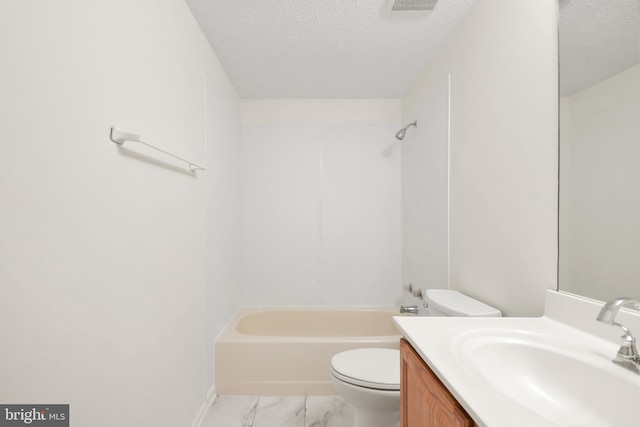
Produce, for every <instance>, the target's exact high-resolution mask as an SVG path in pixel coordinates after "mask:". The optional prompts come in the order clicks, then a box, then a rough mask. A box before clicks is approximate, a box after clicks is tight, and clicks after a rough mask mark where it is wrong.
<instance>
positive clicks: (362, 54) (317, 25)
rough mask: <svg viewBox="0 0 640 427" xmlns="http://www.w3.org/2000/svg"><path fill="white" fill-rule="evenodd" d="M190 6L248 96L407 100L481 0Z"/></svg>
mask: <svg viewBox="0 0 640 427" xmlns="http://www.w3.org/2000/svg"><path fill="white" fill-rule="evenodd" d="M186 1H187V4H188V5H189V7H190V8H191V10H192V12H193V14H194V16H195V17H196V20H197V21H198V23H199V24H200V26H201V27H202V29H203V31H204V33H205V35H206V37H207V38H208V40H209V42H210V44H211V46H212V47H213V49H214V51H215V52H216V54H217V56H218V58H219V59H220V61H221V62H222V65H223V66H224V68H225V70H226V72H227V74H228V75H229V78H230V79H231V81H232V82H233V84H234V85H235V87H236V89H237V90H238V93H239V94H240V96H241V97H242V98H400V97H402V96H403V95H404V94H405V92H406V90H407V88H408V86H409V85H410V84H411V83H412V82H413V81H414V80H415V78H416V77H417V76H418V75H419V74H420V72H422V70H423V69H424V67H425V65H426V63H427V62H428V60H429V59H430V58H431V57H432V56H433V55H434V54H435V53H436V52H437V51H438V49H439V48H440V47H441V46H442V45H443V44H444V42H445V41H446V39H447V38H448V36H449V35H450V34H451V32H452V31H453V30H454V28H455V27H456V25H457V24H458V23H459V22H460V21H461V20H462V18H463V17H464V15H465V14H466V12H467V11H468V10H469V9H470V7H471V5H472V4H473V3H474V1H475V0H440V1H439V2H438V4H437V6H436V8H435V9H434V10H433V11H432V12H390V11H389V10H388V0H186ZM616 1H617V0H616Z"/></svg>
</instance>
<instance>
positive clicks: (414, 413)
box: [400, 339, 475, 427]
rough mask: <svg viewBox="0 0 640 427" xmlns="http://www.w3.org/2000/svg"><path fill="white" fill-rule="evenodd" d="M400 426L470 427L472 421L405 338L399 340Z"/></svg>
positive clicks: (472, 424)
mask: <svg viewBox="0 0 640 427" xmlns="http://www.w3.org/2000/svg"><path fill="white" fill-rule="evenodd" d="M400 355H401V363H402V365H401V380H400V381H401V382H400V399H401V402H402V406H401V410H400V417H401V426H402V427H473V426H474V425H475V423H474V422H473V420H472V419H471V417H469V415H468V414H467V413H466V411H465V410H464V409H463V408H462V406H460V404H459V403H458V402H457V401H456V399H455V398H454V397H453V396H452V395H451V393H449V391H448V390H447V389H446V387H445V386H444V385H443V384H442V383H441V382H440V380H439V379H438V378H437V377H436V376H435V374H434V373H433V372H432V371H431V369H429V367H428V366H427V364H426V363H424V361H423V360H422V358H421V357H420V356H419V355H418V353H416V351H415V350H414V349H413V347H411V344H409V343H408V342H407V341H406V340H404V339H403V340H402V341H401V342H400Z"/></svg>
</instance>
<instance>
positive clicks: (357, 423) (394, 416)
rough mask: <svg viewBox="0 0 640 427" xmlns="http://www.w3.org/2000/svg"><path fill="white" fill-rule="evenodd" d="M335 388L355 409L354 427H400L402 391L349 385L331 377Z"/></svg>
mask: <svg viewBox="0 0 640 427" xmlns="http://www.w3.org/2000/svg"><path fill="white" fill-rule="evenodd" d="M331 383H332V384H333V388H335V390H336V391H337V392H338V394H339V395H341V396H342V397H343V398H344V400H345V401H346V402H347V403H348V404H349V405H350V406H351V407H352V408H353V427H400V391H399V390H398V391H390V390H374V389H370V388H366V387H358V386H355V385H353V384H348V383H346V382H344V381H341V380H339V379H337V378H336V377H334V376H333V375H331Z"/></svg>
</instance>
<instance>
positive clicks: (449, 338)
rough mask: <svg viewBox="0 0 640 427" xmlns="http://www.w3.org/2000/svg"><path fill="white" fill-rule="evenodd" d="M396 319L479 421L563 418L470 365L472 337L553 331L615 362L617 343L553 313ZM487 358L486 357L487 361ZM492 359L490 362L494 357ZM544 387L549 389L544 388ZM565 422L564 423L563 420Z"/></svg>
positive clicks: (581, 419) (526, 425) (498, 424)
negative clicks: (527, 402)
mask: <svg viewBox="0 0 640 427" xmlns="http://www.w3.org/2000/svg"><path fill="white" fill-rule="evenodd" d="M394 321H395V323H396V325H397V326H398V328H399V329H400V331H401V332H402V334H403V335H404V336H405V338H406V339H407V340H408V341H409V342H410V343H411V344H412V345H413V347H414V348H415V349H416V351H417V352H418V353H419V354H420V356H421V357H422V358H423V359H424V361H425V362H426V363H427V365H428V366H429V367H430V368H431V369H432V370H433V371H434V372H435V373H436V375H437V376H438V377H439V379H440V380H441V381H442V382H443V383H444V384H445V386H446V387H447V388H448V389H449V391H450V392H451V393H452V394H453V395H454V396H455V397H456V399H457V400H458V401H459V402H460V404H461V405H462V406H463V407H464V408H465V410H466V411H467V412H468V413H469V415H470V416H471V417H472V418H473V419H474V421H475V422H476V423H477V424H478V425H479V426H488V427H502V426H504V427H513V426H518V427H547V426H560V425H563V424H559V423H558V421H557V420H558V418H556V419H554V418H553V417H552V416H551V415H549V414H545V413H544V411H535V410H532V409H531V408H530V407H526V406H523V405H522V404H520V403H519V402H518V401H517V400H516V399H512V398H511V397H510V396H509V395H508V394H505V393H504V392H501V391H500V390H498V389H497V388H494V387H493V386H492V384H491V383H490V382H488V380H487V377H486V376H484V375H482V374H480V373H479V372H478V370H477V369H474V366H469V365H470V364H469V363H468V361H469V360H470V359H471V360H473V356H474V354H473V352H471V351H466V350H465V348H468V347H469V346H465V343H466V342H470V341H469V340H474V339H475V340H478V339H479V338H478V337H480V338H481V339H482V338H484V337H491V336H498V335H501V334H502V335H504V334H505V333H507V334H508V333H515V334H523V336H524V334H529V335H528V336H531V337H533V336H537V337H545V338H544V339H547V338H546V337H549V336H551V337H553V339H552V341H555V343H559V345H560V346H561V347H562V346H564V347H566V348H578V347H579V348H580V349H581V350H584V349H586V352H585V353H586V354H588V355H589V357H590V358H592V359H593V358H595V360H596V363H600V362H599V360H600V359H601V360H602V364H603V365H602V366H605V365H606V364H608V363H610V362H611V358H612V356H613V355H615V353H616V351H617V348H618V346H617V345H616V344H615V343H613V342H611V341H608V340H605V339H603V338H599V337H596V336H594V335H591V334H588V333H586V332H584V331H581V330H580V329H576V328H574V327H571V326H568V325H566V324H564V323H561V322H559V321H557V320H553V319H551V318H549V317H538V318H469V317H457V318H455V317H409V316H398V317H394ZM514 331H515V332H514ZM554 345H555V344H554ZM465 352H466V353H465ZM485 363H487V362H486V361H485ZM489 363H491V362H490V361H489ZM499 363H503V366H504V365H506V364H504V362H499ZM471 365H473V364H471ZM606 366H608V365H606ZM504 367H505V369H504V372H506V371H507V370H508V369H507V368H508V367H507V366H504ZM493 372H495V373H497V374H496V375H500V373H501V372H503V370H502V367H501V366H497V368H495V369H494V370H493ZM505 375H508V374H505ZM631 375H636V374H631ZM540 392H541V394H544V390H541V391H540ZM638 403H640V401H639V402H638ZM562 405H563V402H558V406H559V407H561V406H562ZM629 409H630V412H629V414H628V415H629V420H630V421H633V422H634V423H636V424H635V425H637V422H636V421H635V416H634V415H633V412H635V411H637V407H636V408H629ZM561 410H562V409H561ZM577 412H582V411H577ZM548 415H549V416H548ZM565 416H566V415H565ZM573 417H574V414H573V413H572V414H571V418H572V423H571V425H576V426H579V425H583V426H594V425H613V424H609V422H608V421H605V422H603V421H602V419H599V420H595V421H594V419H593V418H592V417H590V415H589V414H588V413H575V419H573ZM573 421H575V422H573ZM566 425H567V424H564V426H566Z"/></svg>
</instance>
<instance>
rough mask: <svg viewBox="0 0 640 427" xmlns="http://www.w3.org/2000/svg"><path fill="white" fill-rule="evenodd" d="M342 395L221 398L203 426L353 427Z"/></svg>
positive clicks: (210, 409)
mask: <svg viewBox="0 0 640 427" xmlns="http://www.w3.org/2000/svg"><path fill="white" fill-rule="evenodd" d="M352 419H353V410H352V409H351V407H350V406H349V405H348V404H347V403H346V402H345V401H344V399H342V397H340V396H306V397H305V396H218V397H217V398H216V400H215V401H214V402H213V404H212V405H211V407H210V408H209V410H208V411H207V413H206V414H205V416H204V419H203V421H202V424H201V425H200V426H201V427H352Z"/></svg>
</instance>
